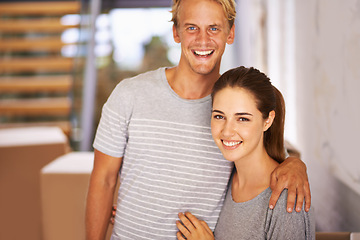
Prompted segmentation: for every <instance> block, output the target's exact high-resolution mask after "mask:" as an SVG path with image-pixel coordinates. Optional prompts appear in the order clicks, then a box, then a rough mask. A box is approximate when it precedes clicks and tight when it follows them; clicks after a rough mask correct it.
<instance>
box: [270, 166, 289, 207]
mask: <svg viewBox="0 0 360 240" xmlns="http://www.w3.org/2000/svg"><path fill="white" fill-rule="evenodd" d="M285 187H286V186H282V185H280V184H279V183H278V179H277V176H276V173H275V172H273V173H272V174H271V176H270V188H271V190H272V194H271V196H270V201H269V208H270V209H274V207H275V205H276V202H277V200H278V199H279V197H280V194H281V192H282V191H283V189H284V188H285Z"/></svg>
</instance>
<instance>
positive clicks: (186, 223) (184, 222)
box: [176, 213, 197, 238]
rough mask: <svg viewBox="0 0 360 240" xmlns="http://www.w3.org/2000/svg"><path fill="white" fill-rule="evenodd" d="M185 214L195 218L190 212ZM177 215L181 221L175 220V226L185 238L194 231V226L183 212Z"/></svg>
mask: <svg viewBox="0 0 360 240" xmlns="http://www.w3.org/2000/svg"><path fill="white" fill-rule="evenodd" d="M186 214H187V216H192V217H193V218H195V217H194V216H193V215H192V214H191V213H186ZM178 216H179V218H180V221H181V222H180V221H176V226H177V228H178V229H179V231H180V232H181V233H182V235H184V236H185V238H188V237H189V236H190V234H191V232H194V230H195V226H194V225H193V223H192V222H191V221H190V220H189V218H188V217H187V216H185V215H184V214H183V213H179V214H178ZM195 219H196V218H195ZM196 220H197V219H196Z"/></svg>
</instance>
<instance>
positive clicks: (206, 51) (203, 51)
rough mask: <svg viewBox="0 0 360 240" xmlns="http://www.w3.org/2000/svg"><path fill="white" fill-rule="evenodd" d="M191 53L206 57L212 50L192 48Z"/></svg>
mask: <svg viewBox="0 0 360 240" xmlns="http://www.w3.org/2000/svg"><path fill="white" fill-rule="evenodd" d="M193 53H194V54H195V55H196V56H198V57H207V56H210V55H211V54H213V53H214V50H193Z"/></svg>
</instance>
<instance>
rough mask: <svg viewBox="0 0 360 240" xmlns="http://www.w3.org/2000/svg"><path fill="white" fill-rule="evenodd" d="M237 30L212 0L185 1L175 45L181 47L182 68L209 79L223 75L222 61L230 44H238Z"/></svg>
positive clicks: (176, 31) (181, 9)
mask: <svg viewBox="0 0 360 240" xmlns="http://www.w3.org/2000/svg"><path fill="white" fill-rule="evenodd" d="M234 29H235V27H234V26H233V27H232V28H231V29H229V25H228V20H227V19H226V16H225V13H224V10H223V8H222V7H221V5H220V4H218V3H216V2H215V1H212V0H196V1H193V0H183V1H182V2H181V6H180V10H179V19H178V26H177V28H175V27H173V33H174V39H175V42H177V43H181V58H180V63H179V65H180V66H183V65H184V66H186V67H189V68H190V69H191V71H193V72H195V73H197V74H202V75H207V74H211V73H214V72H215V71H216V74H218V73H219V69H220V62H221V57H222V55H223V53H224V51H225V46H226V43H227V44H232V43H233V41H234Z"/></svg>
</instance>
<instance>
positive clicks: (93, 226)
mask: <svg viewBox="0 0 360 240" xmlns="http://www.w3.org/2000/svg"><path fill="white" fill-rule="evenodd" d="M121 163H122V158H117V157H112V156H109V155H106V154H104V153H102V152H100V151H98V150H96V149H95V150H94V168H93V171H92V173H91V176H90V183H89V189H88V195H87V202H86V219H85V224H86V239H87V240H93V239H97V240H98V239H104V238H105V234H106V231H107V228H108V225H109V220H110V216H111V206H112V204H113V199H114V191H115V187H116V183H117V177H118V173H119V170H120V166H121Z"/></svg>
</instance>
